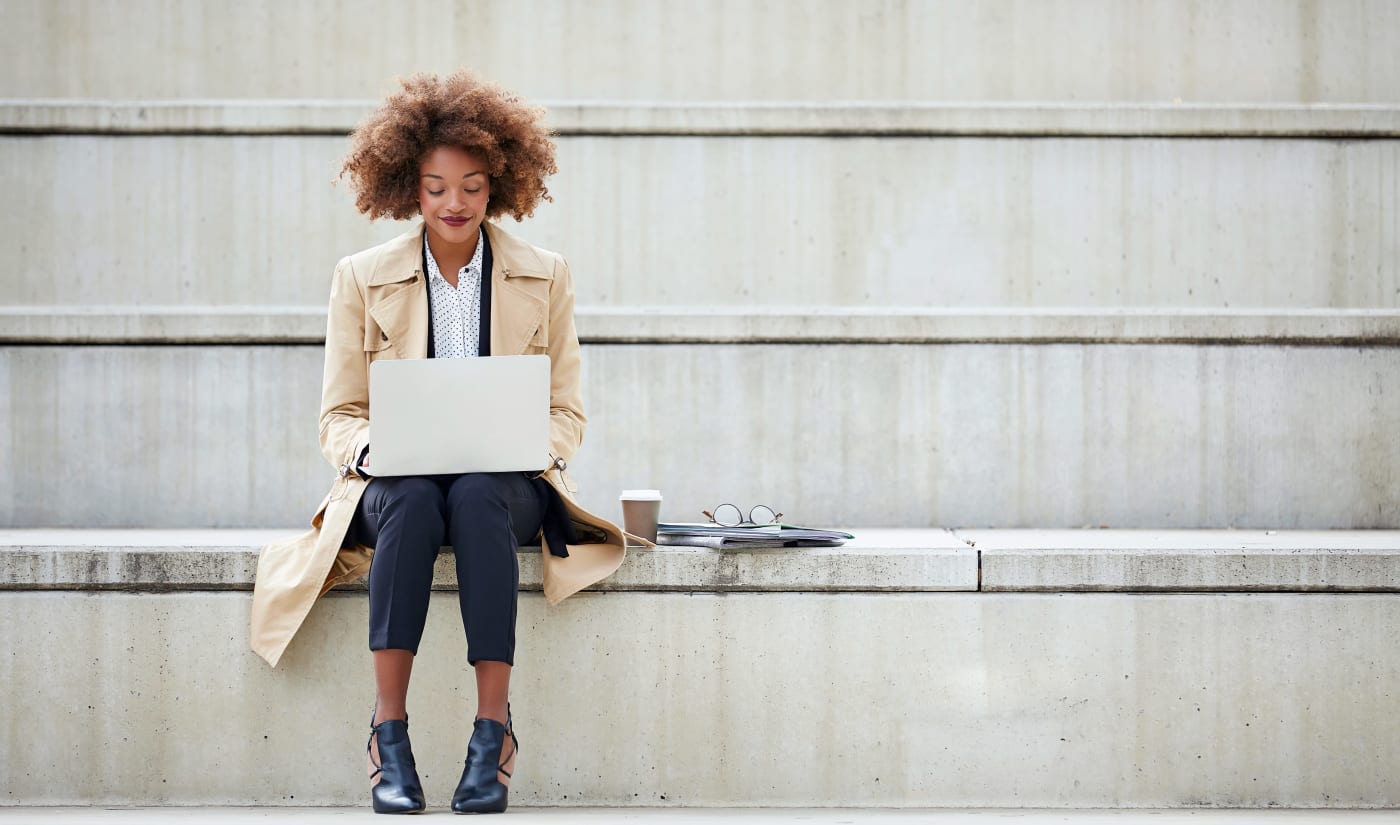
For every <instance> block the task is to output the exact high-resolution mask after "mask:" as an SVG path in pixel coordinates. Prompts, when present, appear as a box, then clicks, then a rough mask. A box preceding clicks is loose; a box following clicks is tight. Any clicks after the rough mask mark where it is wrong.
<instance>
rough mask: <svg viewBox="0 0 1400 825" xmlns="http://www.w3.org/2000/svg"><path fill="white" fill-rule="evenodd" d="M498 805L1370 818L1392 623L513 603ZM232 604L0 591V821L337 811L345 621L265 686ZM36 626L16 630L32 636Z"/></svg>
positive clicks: (443, 750)
mask: <svg viewBox="0 0 1400 825" xmlns="http://www.w3.org/2000/svg"><path fill="white" fill-rule="evenodd" d="M520 608H521V611H520V619H519V625H518V633H519V648H518V658H517V664H516V668H515V673H514V678H513V680H512V688H513V690H512V703H513V707H514V712H515V719H516V724H517V726H518V730H519V733H520V737H521V744H522V750H521V758H520V761H519V763H518V764H517V769H518V771H517V773H516V778H515V783H514V785H513V788H512V798H513V799H514V800H515V801H516V802H517V803H518V804H522V805H578V804H584V805H605V806H638V805H642V806H646V805H651V806H655V805H661V806H677V805H680V806H696V805H753V806H826V805H845V806H874V805H889V806H930V805H938V806H991V805H1000V806H1025V807H1045V806H1055V807H1092V806H1111V807H1125V806H1148V807H1171V806H1191V807H1197V806H1207V807H1215V806H1222V807H1272V806H1309V807H1312V806H1316V807H1347V806H1395V805H1397V804H1400V774H1397V773H1396V772H1395V770H1394V768H1395V765H1396V764H1397V762H1400V715H1397V714H1395V713H1394V712H1393V709H1394V707H1395V701H1396V696H1395V691H1396V685H1397V684H1400V659H1397V658H1396V657H1395V656H1394V655H1393V651H1394V640H1395V638H1396V636H1397V634H1400V599H1397V598H1395V597H1394V596H1393V595H1375V594H1356V595H1298V594H1235V595H1122V594H1060V595H1049V594H969V593H928V594H825V595H823V594H773V593H763V594H729V595H723V596H717V595H685V594H644V593H638V594H584V595H582V596H579V597H575V598H573V599H570V600H569V601H567V602H565V603H564V604H562V605H561V606H559V607H557V608H547V607H546V606H545V603H544V600H543V598H542V597H540V596H539V595H537V594H530V595H526V596H523V597H522V598H521V603H520ZM248 609H249V603H248V595H247V594H241V593H186V594H169V595H153V594H141V595H126V594H106V595H89V594H78V593H6V594H0V650H3V651H5V653H4V656H5V659H6V660H7V665H6V666H5V667H3V668H0V692H3V695H4V696H5V697H6V701H7V704H8V705H9V706H10V707H13V708H23V709H24V712H23V713H5V714H0V743H3V748H4V753H5V754H6V758H5V759H4V760H3V762H0V799H3V800H4V801H5V802H7V803H9V804H22V805H45V804H68V805H72V804H108V805H123V804H213V805H230V804H238V805H326V804H335V805H359V804H363V801H364V799H365V795H366V794H365V790H366V785H367V782H366V779H365V768H364V765H365V761H364V742H365V737H366V736H367V734H368V731H367V726H368V716H369V711H370V706H371V701H372V697H373V686H372V680H371V671H370V657H369V655H368V653H367V651H366V650H365V632H366V631H365V627H366V600H365V598H364V597H363V596H362V595H354V594H345V595H333V596H330V597H328V598H327V599H326V600H324V601H323V602H322V603H321V604H319V605H318V606H317V607H316V609H315V610H313V611H312V614H311V617H310V620H309V623H308V624H307V626H306V627H305V628H304V629H303V631H302V633H301V635H300V636H298V638H297V639H296V640H295V641H294V642H293V644H292V647H291V648H290V649H289V651H288V653H287V656H286V658H285V659H284V663H283V664H282V666H280V667H279V668H278V669H277V670H275V671H274V670H270V669H268V668H267V666H266V665H265V664H264V663H263V662H262V661H261V660H260V659H258V658H257V657H256V656H254V655H253V654H252V653H250V652H249V651H248V650H247V621H248ZM40 616H42V617H43V618H42V620H37V619H36V617H40ZM463 648H464V644H463V641H462V636H461V628H460V619H459V618H458V616H457V603H456V597H455V595H453V594H445V593H444V594H439V595H437V596H435V597H434V599H433V603H432V607H431V610H430V615H429V619H428V629H427V634H426V637H425V639H424V643H423V647H422V648H420V652H419V656H418V659H417V664H416V666H415V668H414V681H413V688H412V693H411V696H410V699H409V714H410V720H411V725H412V733H413V737H414V749H415V752H416V755H417V757H418V759H417V762H418V768H419V771H420V773H421V774H422V775H423V779H424V782H425V786H426V789H427V791H428V796H429V800H430V801H431V803H432V804H433V805H435V806H438V807H439V808H441V806H443V805H444V803H445V801H446V799H447V797H448V796H449V795H450V793H451V790H452V788H453V786H454V785H455V783H456V780H457V777H458V774H459V772H460V770H461V760H462V758H463V756H464V754H465V749H466V742H467V738H468V734H469V731H470V720H471V713H472V706H473V700H474V694H473V689H472V679H471V673H470V671H469V669H468V668H467V667H466V663H465V652H464V649H463Z"/></svg>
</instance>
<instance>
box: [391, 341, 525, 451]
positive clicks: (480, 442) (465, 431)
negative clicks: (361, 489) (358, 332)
mask: <svg viewBox="0 0 1400 825" xmlns="http://www.w3.org/2000/svg"><path fill="white" fill-rule="evenodd" d="M369 435H370V449H369V467H368V468H367V472H369V474H370V475H376V476H407V475H436V474H438V473H500V472H509V471H513V470H542V469H544V468H545V467H546V466H547V465H548V464H549V356H547V355H500V356H492V357H486V358H423V359H413V360H391V361H375V362H374V363H373V364H371V365H370V368H369Z"/></svg>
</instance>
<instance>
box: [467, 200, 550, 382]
mask: <svg viewBox="0 0 1400 825" xmlns="http://www.w3.org/2000/svg"><path fill="white" fill-rule="evenodd" d="M484 226H485V227H486V235H487V237H488V238H489V239H490V242H491V257H492V265H491V354H492V355H523V354H524V353H525V352H526V350H527V348H528V347H529V346H530V344H531V343H532V342H534V343H539V344H543V343H544V341H545V340H546V338H547V336H546V333H547V330H546V329H545V324H546V322H547V321H548V311H549V287H550V283H551V282H552V281H553V280H554V274H553V272H552V271H551V269H550V268H549V267H547V266H545V264H544V262H543V261H541V260H540V257H539V255H538V254H536V253H535V250H534V249H533V248H531V247H530V245H529V244H526V243H524V242H523V241H521V240H520V239H518V238H516V237H514V236H513V235H511V234H510V233H508V232H506V231H505V230H504V229H501V228H500V227H499V226H496V225H495V224H492V223H487V224H484Z"/></svg>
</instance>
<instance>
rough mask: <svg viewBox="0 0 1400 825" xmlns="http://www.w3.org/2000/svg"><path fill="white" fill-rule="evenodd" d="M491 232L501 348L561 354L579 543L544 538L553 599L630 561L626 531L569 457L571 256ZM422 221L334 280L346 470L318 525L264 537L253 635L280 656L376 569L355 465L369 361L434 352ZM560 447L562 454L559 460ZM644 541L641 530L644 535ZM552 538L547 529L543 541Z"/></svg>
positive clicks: (341, 454)
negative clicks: (598, 505)
mask: <svg viewBox="0 0 1400 825" xmlns="http://www.w3.org/2000/svg"><path fill="white" fill-rule="evenodd" d="M483 225H484V227H485V231H486V234H487V237H488V238H489V239H490V242H491V255H492V261H493V263H492V267H491V319H490V323H491V333H490V334H491V352H492V354H493V355H527V354H547V355H548V356H549V358H550V416H549V422H550V445H551V452H552V455H550V456H541V461H540V464H541V471H546V470H547V472H546V478H547V479H548V481H549V482H550V484H551V485H552V486H553V487H554V488H555V489H556V490H558V491H559V493H560V495H561V497H562V499H563V501H564V504H565V507H566V509H567V510H568V513H569V516H570V518H571V520H572V521H573V522H574V526H575V528H576V529H577V532H578V536H579V541H580V543H579V544H577V545H569V547H568V551H569V555H568V557H567V558H560V557H558V556H555V555H553V554H551V553H550V552H549V550H548V548H547V547H545V548H542V551H541V552H542V554H543V559H544V594H545V597H546V599H548V601H549V603H550V604H551V605H553V604H558V603H559V602H560V601H562V600H564V599H566V598H568V597H569V596H571V595H573V594H574V593H576V592H578V591H579V590H581V589H583V588H585V587H587V586H588V585H590V584H593V583H594V582H596V581H598V580H600V579H602V578H604V577H606V576H608V575H610V574H611V573H612V572H613V571H614V570H616V569H617V568H618V565H620V564H622V558H623V554H624V547H625V544H626V539H625V538H624V536H625V534H624V533H623V532H622V531H621V530H620V529H618V527H617V526H616V525H614V524H612V523H611V522H609V521H607V520H606V519H603V518H600V517H598V516H595V515H593V514H591V513H589V512H587V511H585V510H584V509H583V508H581V507H579V506H578V504H577V503H576V502H575V501H574V498H573V495H572V493H571V491H570V490H569V489H568V488H569V486H571V485H570V484H569V482H568V479H567V476H566V474H565V468H564V465H565V463H566V462H567V459H569V458H571V457H572V456H573V454H574V451H575V450H577V449H578V446H579V443H580V442H581V441H582V440H583V429H584V424H585V422H586V419H585V418H584V414H583V405H582V401H581V399H580V394H579V345H578V334H577V333H576V332H575V330H574V291H573V279H572V277H571V276H570V274H569V266H568V264H567V263H566V262H565V261H564V259H563V258H562V257H560V256H559V255H556V254H554V253H552V252H547V251H545V250H543V249H538V248H536V247H533V246H530V245H529V244H526V243H524V242H523V241H521V240H520V239H518V238H515V237H514V236H512V235H510V234H509V233H507V232H505V231H504V230H503V229H501V228H500V227H498V226H495V225H494V224H490V223H487V224H483ZM422 245H423V222H422V221H421V220H420V221H418V222H417V224H416V225H415V226H414V228H413V229H411V230H409V231H408V232H405V233H404V234H402V235H400V236H399V237H397V238H394V239H393V240H391V241H388V242H387V243H383V244H380V245H379V246H376V247H373V248H371V249H366V250H364V251H363V252H359V253H356V254H354V255H351V256H349V257H347V258H343V259H341V261H340V263H339V264H337V265H336V268H335V275H334V277H333V279H332V282H331V299H330V317H329V320H328V323H327V326H326V366H325V375H324V379H323V383H322V388H321V452H322V453H323V454H324V455H325V457H326V460H327V461H329V462H330V464H331V466H332V467H335V468H336V471H337V474H338V475H337V478H336V480H335V483H334V484H333V485H332V486H331V489H330V492H329V493H327V494H326V498H325V500H324V501H322V502H321V506H320V507H319V508H318V509H317V511H316V514H315V515H314V516H312V518H311V530H310V531H308V532H306V533H304V534H302V535H300V536H297V537H296V538H292V539H288V540H285V541H279V542H274V543H273V544H269V545H268V546H266V547H264V548H263V549H262V553H261V555H260V556H259V558H258V574H257V581H256V584H255V586H254V588H253V614H252V647H253V650H254V651H255V652H256V653H257V654H258V655H259V656H262V657H263V658H264V659H266V660H267V662H268V664H270V665H273V666H276V664H277V661H278V660H279V659H280V658H281V657H282V653H283V651H285V650H286V648H287V645H288V643H290V642H291V640H292V636H293V635H295V634H296V632H297V629H298V628H300V627H301V625H302V622H304V621H305V620H306V616H307V614H308V613H309V612H310V611H311V607H312V605H313V604H314V603H315V602H316V600H317V598H319V597H320V596H321V595H323V594H324V593H326V591H328V590H330V589H331V588H332V587H335V586H336V585H339V584H344V583H346V582H351V581H354V580H356V579H358V578H360V577H361V576H364V575H365V574H366V573H367V572H368V571H369V565H370V558H371V557H372V555H373V550H372V549H371V548H369V547H364V546H354V547H350V548H345V549H342V548H341V546H340V545H341V542H342V541H343V540H344V538H345V534H346V532H347V530H348V529H349V526H350V520H351V517H352V516H353V515H354V513H355V509H356V507H357V505H358V504H359V501H360V496H361V495H363V493H364V491H365V487H366V486H367V484H368V482H366V481H364V480H363V479H361V478H360V477H359V475H358V474H357V473H355V472H354V471H353V469H351V467H353V465H354V463H355V461H356V459H357V458H358V457H359V455H360V452H361V450H362V449H363V448H364V446H365V445H366V444H368V443H369V365H370V363H371V362H373V361H375V360H378V359H381V358H425V357H427V353H428V297H427V282H426V281H425V280H424V278H425V274H424V273H423V272H422V263H421V262H422V252H421V250H422ZM555 459H560V460H559V461H558V462H557V463H556V464H551V463H550V462H551V461H553V460H555ZM634 541H636V542H638V543H643V542H642V541H641V540H637V539H634ZM541 544H543V541H542V542H541Z"/></svg>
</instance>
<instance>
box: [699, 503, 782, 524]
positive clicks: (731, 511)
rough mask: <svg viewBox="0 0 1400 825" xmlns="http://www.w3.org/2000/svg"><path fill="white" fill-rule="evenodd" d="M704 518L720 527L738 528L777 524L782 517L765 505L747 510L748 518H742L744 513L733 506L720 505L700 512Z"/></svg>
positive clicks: (758, 505)
mask: <svg viewBox="0 0 1400 825" xmlns="http://www.w3.org/2000/svg"><path fill="white" fill-rule="evenodd" d="M700 512H702V513H704V514H705V518H707V519H709V520H710V521H712V522H714V523H715V524H718V525H719V526H720V527H738V526H740V525H743V524H753V525H764V524H777V523H778V519H780V518H782V517H783V514H782V513H775V512H773V508H772V507H769V506H768V505H766V504H756V505H754V506H753V508H752V509H750V510H749V517H748V518H744V511H743V510H740V509H739V508H738V507H735V506H734V505H733V504H721V505H720V506H718V507H716V508H715V509H714V512H710V511H709V510H701V511H700Z"/></svg>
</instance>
